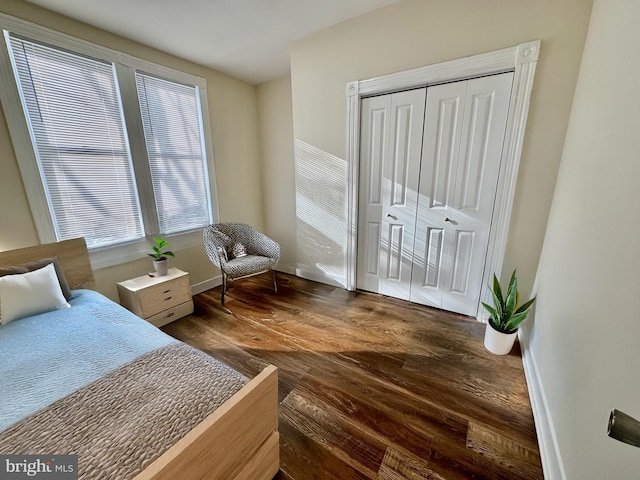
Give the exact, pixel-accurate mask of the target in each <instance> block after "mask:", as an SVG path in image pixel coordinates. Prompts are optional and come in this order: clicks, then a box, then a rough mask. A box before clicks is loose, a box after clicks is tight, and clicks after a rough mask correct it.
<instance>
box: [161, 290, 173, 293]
mask: <svg viewBox="0 0 640 480" xmlns="http://www.w3.org/2000/svg"><path fill="white" fill-rule="evenodd" d="M170 291H171V290H165V291H164V292H162V293H169V292H170Z"/></svg>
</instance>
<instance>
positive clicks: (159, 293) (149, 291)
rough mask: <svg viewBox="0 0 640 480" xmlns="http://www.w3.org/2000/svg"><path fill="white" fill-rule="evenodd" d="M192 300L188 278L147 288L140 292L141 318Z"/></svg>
mask: <svg viewBox="0 0 640 480" xmlns="http://www.w3.org/2000/svg"><path fill="white" fill-rule="evenodd" d="M190 300H191V287H190V286H189V279H188V277H186V276H184V277H180V278H176V279H173V280H170V281H167V282H162V283H159V284H157V285H153V286H151V287H148V288H145V289H144V290H141V291H140V292H138V301H139V302H140V310H141V315H140V316H141V317H142V318H148V317H151V316H152V315H155V314H157V313H160V312H162V311H163V310H167V309H169V308H172V307H175V306H176V305H179V304H181V303H184V302H188V301H190Z"/></svg>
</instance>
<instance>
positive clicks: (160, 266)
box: [153, 258, 169, 277]
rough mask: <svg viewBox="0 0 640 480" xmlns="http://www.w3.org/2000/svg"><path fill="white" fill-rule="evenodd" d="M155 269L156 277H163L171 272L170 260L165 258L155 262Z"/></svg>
mask: <svg viewBox="0 0 640 480" xmlns="http://www.w3.org/2000/svg"><path fill="white" fill-rule="evenodd" d="M153 268H154V269H155V271H156V277H162V276H164V275H166V274H167V272H168V271H169V260H168V259H167V258H163V259H162V260H154V261H153Z"/></svg>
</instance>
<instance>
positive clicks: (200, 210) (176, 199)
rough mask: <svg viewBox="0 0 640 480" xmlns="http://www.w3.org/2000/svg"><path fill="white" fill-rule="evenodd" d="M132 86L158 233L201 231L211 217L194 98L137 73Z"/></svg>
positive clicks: (184, 89)
mask: <svg viewBox="0 0 640 480" xmlns="http://www.w3.org/2000/svg"><path fill="white" fill-rule="evenodd" d="M136 83H137V86H138V99H139V101H140V111H141V112H142V124H143V125H144V137H145V141H146V146H147V154H148V156H149V167H150V169H151V179H152V181H153V191H154V194H155V197H156V207H157V209H158V219H159V222H160V231H161V232H164V233H174V232H179V231H181V230H188V229H192V228H197V227H202V226H203V225H206V224H207V223H210V222H209V217H210V213H209V208H208V205H209V201H208V194H207V192H208V190H209V188H208V184H207V171H206V163H205V162H204V154H203V151H204V149H203V145H202V136H201V135H200V122H199V121H198V119H199V118H200V114H199V112H198V101H197V100H198V99H197V94H198V92H197V90H196V89H195V88H194V87H192V86H188V85H180V84H179V83H174V82H170V81H168V80H163V79H161V78H156V77H153V76H151V75H147V74H144V73H141V72H136Z"/></svg>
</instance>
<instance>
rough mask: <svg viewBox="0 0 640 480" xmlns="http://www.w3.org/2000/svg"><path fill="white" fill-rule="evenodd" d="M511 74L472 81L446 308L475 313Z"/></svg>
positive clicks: (452, 213) (453, 207)
mask: <svg viewBox="0 0 640 480" xmlns="http://www.w3.org/2000/svg"><path fill="white" fill-rule="evenodd" d="M512 81H513V74H512V73H504V74H500V75H493V76H490V77H482V78H475V79H472V80H468V81H467V82H466V83H467V92H466V98H465V104H464V111H465V114H464V119H463V123H462V135H461V141H460V153H459V158H458V167H457V169H456V175H455V181H454V190H453V192H452V197H451V203H450V209H449V219H450V221H449V222H447V223H448V224H449V225H448V227H447V228H448V229H449V230H450V231H451V233H452V235H450V236H449V239H450V241H451V244H449V245H445V247H444V248H445V251H447V252H450V253H448V254H447V255H446V256H448V257H450V258H451V260H452V263H451V266H450V267H451V275H450V276H449V277H448V281H447V282H445V283H444V287H445V292H444V295H443V303H442V308H444V309H445V310H451V311H454V312H458V313H462V314H465V315H473V316H475V315H477V313H478V301H479V299H480V293H481V291H482V288H483V285H482V276H483V272H484V265H485V261H486V255H487V246H488V243H489V233H490V227H491V220H492V216H493V205H494V201H495V195H496V186H497V182H498V173H499V170H500V160H501V157H502V146H503V143H504V132H505V128H506V123H507V115H508V111H509V99H510V93H511V84H512Z"/></svg>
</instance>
